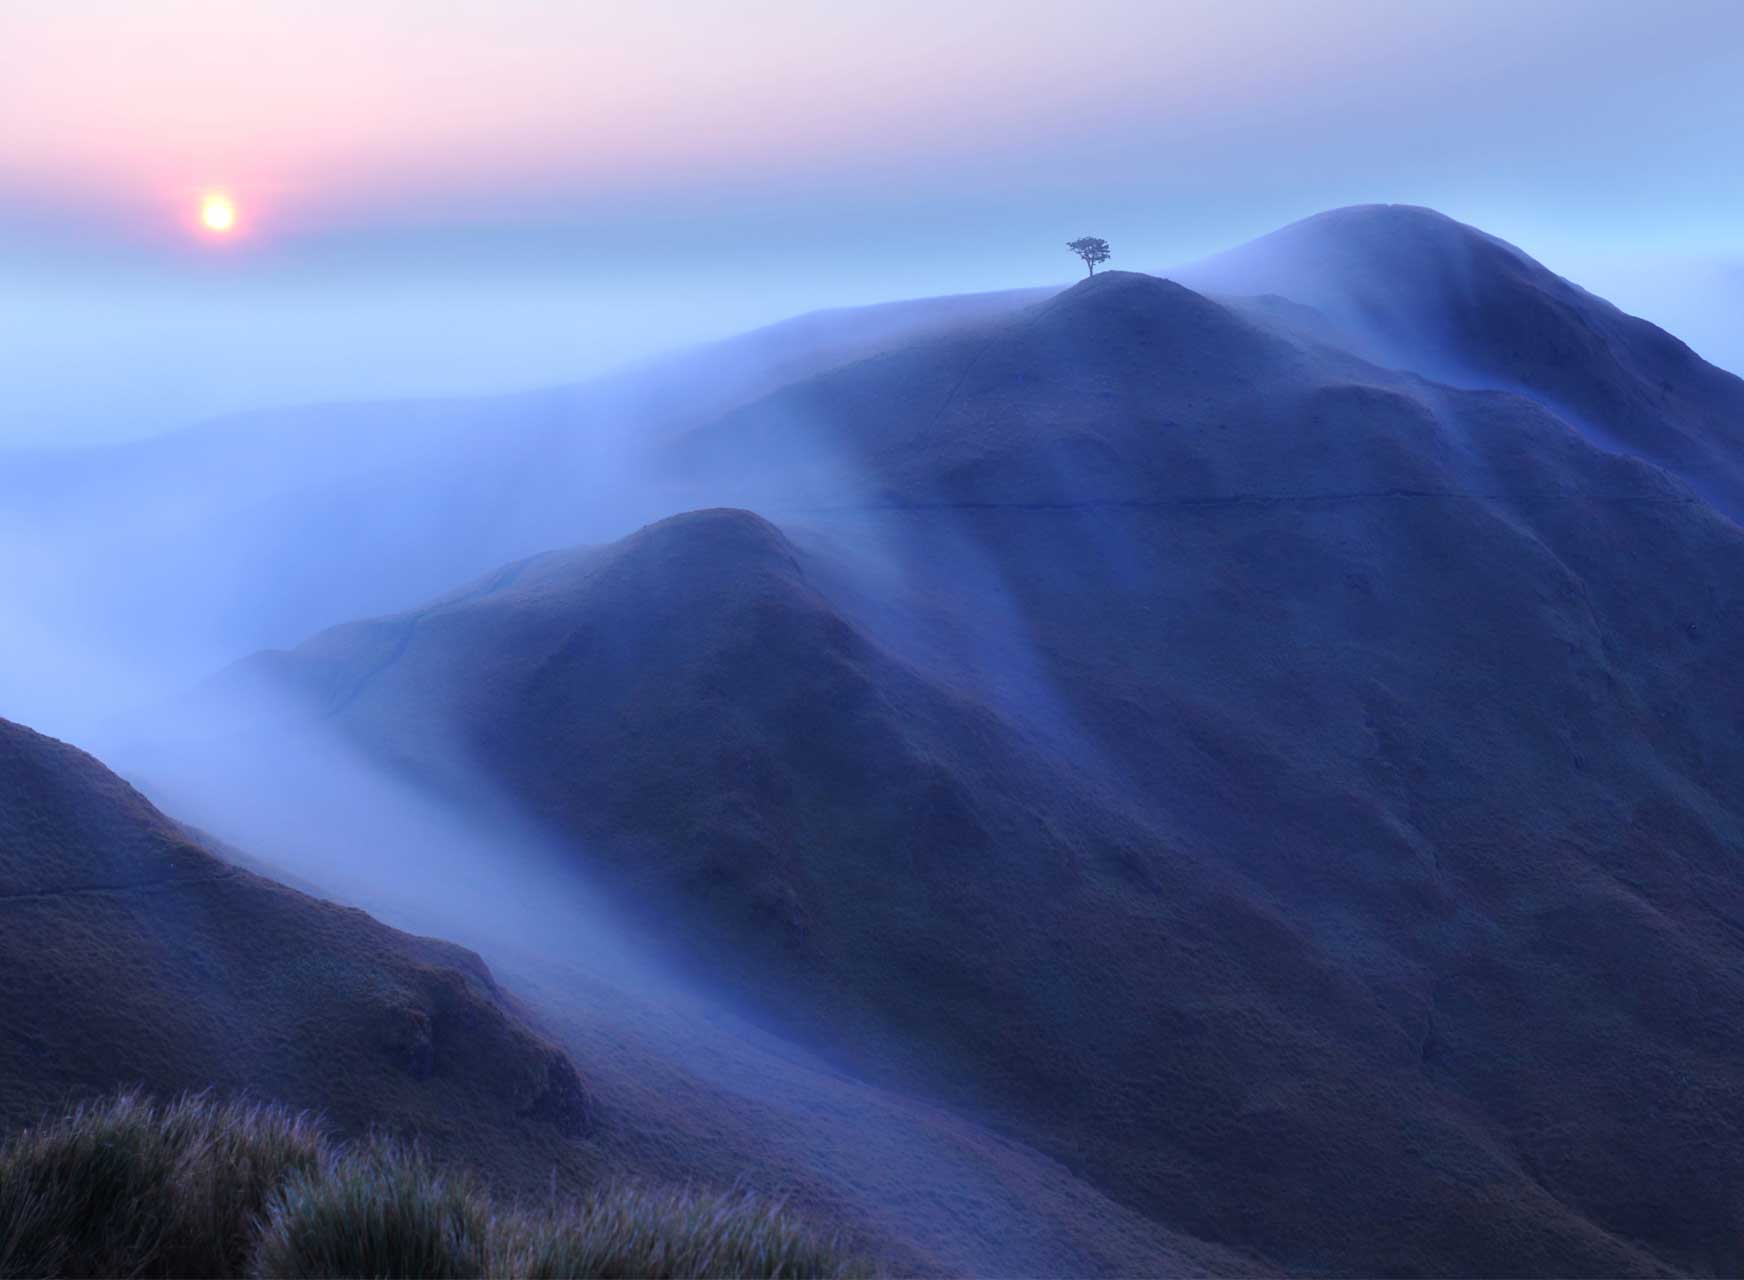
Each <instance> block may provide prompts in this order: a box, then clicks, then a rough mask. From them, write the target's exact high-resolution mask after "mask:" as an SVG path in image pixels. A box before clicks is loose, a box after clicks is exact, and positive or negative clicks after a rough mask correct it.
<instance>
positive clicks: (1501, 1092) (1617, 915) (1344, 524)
mask: <svg viewBox="0 0 1744 1280" xmlns="http://www.w3.org/2000/svg"><path fill="white" fill-rule="evenodd" d="M1252 315H1253V313H1252V312H1250V311H1245V310H1244V311H1241V312H1238V311H1236V310H1232V309H1230V308H1226V307H1224V306H1221V305H1219V304H1217V303H1215V302H1213V301H1211V300H1209V299H1206V298H1203V297H1200V296H1199V295H1196V294H1194V293H1191V292H1189V291H1188V290H1185V289H1183V288H1181V287H1179V286H1177V285H1173V284H1170V283H1169V282H1166V281H1157V280H1151V279H1149V278H1146V277H1142V276H1134V275H1131V274H1128V273H1110V274H1108V275H1106V276H1098V277H1097V278H1096V279H1095V280H1093V281H1087V282H1085V283H1084V284H1081V285H1079V286H1077V287H1075V288H1074V289H1072V290H1069V291H1067V292H1066V293H1064V294H1062V295H1060V296H1059V297H1058V298H1056V299H1053V300H1052V301H1050V302H1048V303H1045V304H1043V305H1041V306H1039V307H1036V308H1033V309H1032V310H1030V311H1028V312H1026V313H1025V314H1023V315H1021V316H1017V317H1012V318H1008V319H1004V320H994V321H989V322H986V323H982V324H978V325H976V326H974V327H972V328H971V329H968V330H964V331H959V332H954V333H951V334H947V335H944V336H941V337H938V338H935V339H933V340H929V341H927V342H924V343H920V344H917V345H916V346H914V347H912V348H909V349H907V350H904V351H902V352H897V353H891V354H887V355H883V356H879V357H876V358H874V359H872V360H868V361H864V362H861V363H858V364H854V365H850V366H847V367H844V368H841V369H837V370H834V371H831V372H829V373H826V374H823V375H821V376H819V377H816V378H812V379H808V380H806V381H804V382H800V383H796V384H794V385H792V386H790V387H787V388H784V389H783V390H781V391H779V392H777V393H775V394H774V395H771V396H769V397H765V398H764V399H762V400H759V401H757V402H755V403H753V404H750V405H746V406H743V407H742V408H740V409H738V410H735V411H734V412H733V413H731V414H728V415H726V416H724V417H723V418H722V419H720V420H719V421H717V422H715V423H712V424H709V425H706V426H703V427H699V428H697V429H695V430H694V431H692V432H689V433H686V435H685V436H684V437H683V438H682V439H681V440H679V441H676V442H675V443H674V445H673V446H672V450H671V452H669V453H667V454H666V455H665V456H664V458H663V460H662V465H663V466H666V467H669V468H670V469H671V471H672V472H673V474H675V475H676V476H678V477H679V478H680V479H682V480H683V482H685V483H691V482H695V481H699V480H701V479H707V478H709V477H722V476H724V477H726V478H727V479H728V480H730V481H731V482H732V483H733V484H736V485H741V486H742V488H743V489H750V488H753V487H754V489H755V492H756V495H757V497H758V500H759V502H760V503H762V504H764V506H763V509H764V510H765V511H766V512H768V513H774V514H777V515H778V516H779V517H780V518H781V520H782V524H783V526H784V528H785V532H783V531H780V530H777V529H776V528H775V527H774V526H772V525H770V524H769V523H767V522H766V521H765V520H763V519H761V518H759V517H756V516H753V515H751V514H749V513H746V512H732V511H709V512H702V513H696V514H693V515H690V516H686V517H680V518H677V519H673V520H668V521H664V522H662V523H660V524H658V525H655V526H652V527H649V528H647V529H644V530H643V531H642V532H640V533H638V534H635V535H632V536H631V537H629V538H625V539H623V540H621V541H619V542H617V543H614V544H611V545H609V546H606V547H602V548H595V549H590V550H581V551H575V552H563V553H555V554H551V555H546V556H541V557H536V558H534V559H532V560H529V561H525V562H521V563H517V564H515V565H511V566H509V567H508V568H506V569H504V570H502V571H501V572H500V573H498V574H496V575H493V576H492V577H490V578H488V579H485V580H482V581H480V582H478V583H476V584H474V585H473V586H472V587H471V588H468V589H466V590H464V591H462V592H459V593H456V594H455V595H453V596H451V597H449V598H447V599H446V600H443V601H438V602H436V603H435V604H433V605H431V606H429V607H427V608H425V609H421V610H417V611H414V612H412V613H408V614H404V615H400V616H397V617H393V618H386V619H380V620H377V621H373V622H368V623H360V624H355V625H352V626H347V627H342V628H337V629H334V630H333V631H330V632H328V633H326V634H324V635H322V636H320V637H317V638H316V639H315V640H313V641H311V642H309V643H308V644H306V645H304V646H302V647H301V648H299V649H298V650H295V651H291V652H289V653H278V654H272V655H263V657H262V658H260V659H258V660H256V661H255V662H252V663H250V664H248V666H247V667H246V668H245V669H244V670H242V671H239V672H235V673H232V675H231V676H230V677H229V678H228V682H227V683H226V684H223V685H220V686H218V687H215V688H213V689H211V690H209V691H208V697H209V698H211V699H213V700H214V701H218V702H227V701H229V700H231V699H234V698H236V697H237V696H238V693H239V688H240V687H245V686H255V685H260V684H265V685H267V686H270V687H272V688H274V689H276V690H281V691H289V692H291V693H292V695H293V697H294V698H295V699H299V700H301V701H302V704H303V706H304V708H305V714H308V713H313V715H314V716H315V717H317V718H318V719H320V720H322V721H324V722H325V723H326V724H328V725H329V726H331V727H334V728H337V729H338V730H340V731H341V732H342V733H343V734H344V735H345V736H347V737H348V738H349V739H351V740H352V741H353V742H356V743H359V744H362V745H363V746H364V747H365V748H366V749H367V750H368V751H369V752H371V753H372V754H374V755H376V756H377V757H378V758H381V759H384V760H387V761H390V762H392V763H393V764H394V766H395V767H397V768H399V769H401V770H403V771H405V772H407V773H409V774H410V775H412V776H414V777H421V778H423V779H425V780H426V782H427V783H428V784H430V785H432V786H435V787H440V788H441V789H442V790H443V791H444V792H445V793H447V794H450V795H455V796H460V795H464V794H465V793H466V788H467V786H468V785H469V782H470V780H471V779H472V778H473V777H474V775H475V774H477V775H480V776H482V777H483V778H484V779H487V780H488V783H489V784H490V786H491V788H492V789H493V790H495V789H497V788H501V789H503V790H506V791H507V792H508V793H509V794H510V795H512V796H514V797H516V798H518V799H519V800H520V802H521V803H522V804H524V805H525V806H526V807H527V808H528V809H529V810H530V811H531V812H533V813H535V814H536V815H538V816H539V818H540V819H541V820H542V821H544V822H545V823H547V824H549V825H551V826H552V827H554V828H556V829H557V830H559V831H560V832H562V833H564V834H565V835H566V836H567V837H568V838H569V839H570V841H571V842H572V847H573V848H574V849H575V851H576V853H577V855H578V856H580V857H582V858H585V859H587V860H588V861H589V862H590V863H591V864H592V865H595V866H597V867H600V868H602V869H603V870H604V871H605V872H606V874H607V875H608V877H609V879H610V880H611V881H612V883H613V884H614V885H615V886H616V889H617V892H618V893H619V894H620V895H621V900H622V901H623V902H625V903H627V904H631V905H632V909H634V910H636V911H638V912H640V913H641V914H642V915H643V918H644V919H646V920H648V921H649V922H651V923H653V924H654V925H655V926H657V927H658V928H659V929H660V931H661V932H662V933H663V934H664V936H665V937H666V938H667V939H668V940H669V946H670V947H671V948H672V949H673V950H674V951H675V952H677V953H679V954H680V955H682V956H684V957H685V958H686V959H687V960H688V961H689V962H690V963H691V964H693V965H695V966H697V967H699V968H706V969H707V970H708V971H710V972H711V973H712V974H713V975H714V976H715V977H716V978H717V980H719V981H720V982H722V983H723V984H725V985H727V986H729V987H730V988H732V989H733V990H734V991H736V992H739V993H742V994H744V995H745V996H746V997H747V998H749V999H751V1000H753V1001H755V1002H756V1003H757V1004H758V1005H759V1006H760V1007H761V1008H763V1009H764V1010H766V1011H767V1012H768V1014H769V1016H771V1017H773V1018H777V1019H779V1020H780V1021H781V1022H783V1023H784V1024H785V1025H787V1026H789V1027H796V1028H801V1029H803V1030H804V1031H805V1032H806V1033H807V1034H808V1035H809V1036H811V1037H814V1038H816V1039H817V1040H818V1041H819V1042H821V1043H822V1044H824V1045H826V1046H827V1047H828V1048H829V1049H830V1051H831V1052H832V1053H834V1054H835V1055H837V1057H838V1059H839V1060H843V1061H846V1062H849V1063H852V1064H854V1065H856V1066H857V1067H858V1068H859V1069H862V1070H865V1071H868V1072H872V1073H876V1074H877V1076H878V1077H879V1078H881V1079H885V1080H890V1081H895V1082H898V1083H900V1084H902V1085H903V1086H905V1087H909V1088H917V1089H925V1090H927V1091H929V1092H931V1093H932V1094H934V1096H938V1097H941V1098H944V1099H946V1100H948V1101H949V1102H950V1103H952V1104H954V1105H955V1106H957V1107H959V1108H961V1109H963V1110H964V1111H967V1112H971V1113H975V1114H987V1115H990V1116H992V1117H994V1118H995V1119H996V1121H997V1122H998V1123H999V1124H1001V1125H1003V1126H1005V1127H1006V1128H1008V1129H1009V1130H1011V1131H1013V1132H1015V1133H1017V1134H1018V1135H1020V1136H1021V1137H1022V1138H1024V1139H1025V1140H1026V1141H1028V1142H1031V1143H1034V1144H1036V1145H1038V1146H1040V1147H1042V1148H1043V1149H1044V1150H1046V1151H1047V1152H1049V1153H1051V1154H1053V1155H1054V1156H1056V1157H1057V1158H1058V1159H1060V1160H1061V1161H1062V1162H1063V1163H1064V1164H1066V1165H1067V1166H1068V1167H1069V1168H1070V1169H1071V1170H1072V1171H1074V1172H1075V1173H1078V1174H1081V1175H1083V1176H1084V1177H1086V1178H1088V1179H1090V1180H1091V1181H1093V1182H1094V1183H1095V1184H1096V1185H1097V1186H1098V1187H1100V1188H1102V1189H1104V1190H1106V1191H1107V1192H1108V1193H1109V1194H1110V1195H1111V1196H1113V1197H1114V1198H1115V1199H1117V1200H1119V1201H1121V1202H1122V1203H1124V1204H1126V1205H1129V1206H1133V1207H1136V1208H1138V1209H1139V1210H1141V1211H1142V1212H1144V1213H1146V1214H1148V1215H1151V1216H1153V1217H1154V1218H1156V1219H1158V1220H1160V1221H1162V1222H1166V1223H1167V1224H1169V1225H1170V1226H1171V1227H1174V1228H1177V1229H1180V1230H1184V1231H1188V1232H1191V1233H1193V1234H1194V1235H1197V1236H1201V1237H1204V1238H1208V1239H1211V1240H1215V1241H1218V1242H1222V1243H1227V1244H1234V1245H1237V1246H1240V1247H1244V1248H1251V1249H1253V1250H1256V1251H1258V1252H1260V1253H1262V1254H1263V1255H1264V1256H1265V1257H1267V1258H1268V1259H1271V1260H1273V1261H1276V1262H1278V1263H1280V1264H1282V1265H1286V1266H1291V1267H1297V1268H1303V1269H1330V1270H1338V1271H1350V1272H1358V1273H1391V1272H1453V1273H1518V1272H1528V1273H1549V1272H1576V1273H1650V1272H1653V1271H1656V1270H1659V1269H1661V1268H1662V1267H1663V1266H1665V1265H1667V1264H1668V1263H1669V1264H1675V1265H1678V1266H1682V1267H1690V1268H1701V1269H1715V1270H1731V1269H1736V1267H1737V1265H1738V1264H1739V1261H1740V1258H1739V1255H1738V1252H1737V1249H1738V1245H1737V1240H1736V1237H1735V1233H1733V1232H1732V1231H1731V1230H1730V1227H1729V1226H1728V1225H1727V1224H1728V1223H1729V1222H1730V1215H1731V1214H1732V1212H1733V1210H1734V1207H1735V1206H1733V1205H1732V1203H1731V1199H1730V1197H1731V1188H1733V1187H1735V1186H1736V1185H1737V1183H1738V1181H1739V1178H1740V1176H1744V1166H1741V1165H1740V1160H1741V1159H1744V1156H1740V1154H1739V1151H1738V1149H1737V1147H1736V1144H1732V1143H1730V1142H1727V1141H1723V1140H1722V1141H1716V1140H1714V1135H1715V1134H1717V1133H1723V1132H1725V1131H1727V1130H1728V1128H1729V1127H1731V1126H1735V1125H1737V1124H1739V1123H1744V1110H1741V1103H1740V1098H1741V1097H1744V1090H1741V1089H1740V1078H1739V1074H1738V1067H1737V1063H1738V1062H1739V1061H1744V1031H1741V1030H1740V1028H1744V956H1741V952H1740V946H1739V942H1738V935H1737V930H1738V926H1737V924H1736V922H1737V921H1740V920H1744V882H1741V879H1740V872H1739V868H1738V862H1737V858H1738V851H1739V849H1740V848H1741V847H1744V834H1741V816H1744V793H1741V791H1740V782H1739V779H1740V778H1744V758H1740V746H1739V743H1740V741H1744V738H1741V736H1740V728H1741V727H1744V726H1741V725H1740V722H1739V720H1738V716H1737V711H1736V708H1737V707H1738V706H1740V705H1744V688H1741V687H1740V685H1739V676H1738V674H1737V673H1738V672H1739V671H1740V670H1744V629H1741V627H1740V624H1739V621H1738V620H1739V618H1740V616H1744V611H1741V610H1740V608H1739V604H1740V599H1739V587H1738V584H1739V583H1740V582H1744V543H1741V539H1740V534H1739V531H1738V529H1737V528H1736V526H1734V525H1732V524H1730V523H1728V522H1727V521H1725V520H1723V519H1721V518H1719V517H1717V516H1716V515H1715V514H1714V512H1713V511H1712V510H1711V509H1710V508H1709V507H1708V506H1707V505H1705V504H1704V503H1703V502H1702V501H1700V500H1699V499H1698V498H1697V497H1696V496H1695V495H1694V494H1692V492H1691V490H1690V489H1689V487H1687V486H1686V485H1685V484H1684V483H1683V482H1682V481H1681V480H1680V479H1679V478H1678V477H1676V476H1674V475H1671V474H1668V473H1667V472H1666V471H1665V470H1662V469H1660V468H1657V467H1654V466H1651V465H1648V464H1646V463H1643V462H1641V461H1638V460H1633V459H1630V458H1625V457H1619V456H1617V455H1615V454H1612V453H1607V452H1605V451H1602V450H1600V449H1598V448H1596V447H1595V446H1594V445H1593V443H1592V439H1591V437H1590V436H1589V435H1587V434H1585V433H1583V432H1581V431H1577V430H1574V429H1572V428H1571V427H1570V425H1569V424H1568V423H1567V422H1566V421H1564V420H1562V419H1559V418H1558V417H1556V416H1554V415H1552V414H1551V413H1550V412H1548V411H1547V410H1546V409H1545V408H1544V407H1543V403H1541V402H1540V400H1539V399H1537V398H1530V397H1526V396H1522V395H1519V394H1512V393H1507V392H1499V391H1469V390H1467V391H1461V390H1453V389H1449V388H1447V387H1444V386H1438V385H1435V384H1432V383H1429V382H1426V381H1424V380H1423V379H1421V378H1420V377H1416V376H1412V375H1410V374H1405V373H1399V372H1394V371H1389V370H1387V369H1384V368H1380V367H1377V366H1375V365H1373V364H1369V363H1365V362H1364V361H1363V360H1362V359H1360V358H1359V357H1357V356H1356V355H1353V354H1350V353H1348V352H1340V351H1336V350H1333V349H1330V348H1328V347H1327V346H1326V345H1325V341H1324V339H1325V334H1324V332H1319V331H1317V332H1316V333H1315V334H1314V335H1311V336H1307V337H1304V336H1301V335H1300V334H1297V333H1294V332H1293V331H1292V330H1291V329H1290V328H1289V327H1288V326H1277V325H1270V324H1266V323H1262V322H1261V321H1259V320H1256V319H1253V318H1252ZM1716 412H1717V410H1716ZM1692 430H1693V428H1692ZM244 741H245V740H244ZM225 749H226V750H236V749H238V746H237V744H236V743H231V744H228V745H227V746H226V748H225ZM261 749H262V750H265V749H266V747H265V746H264V745H263V746H262V748H261Z"/></svg>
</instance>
